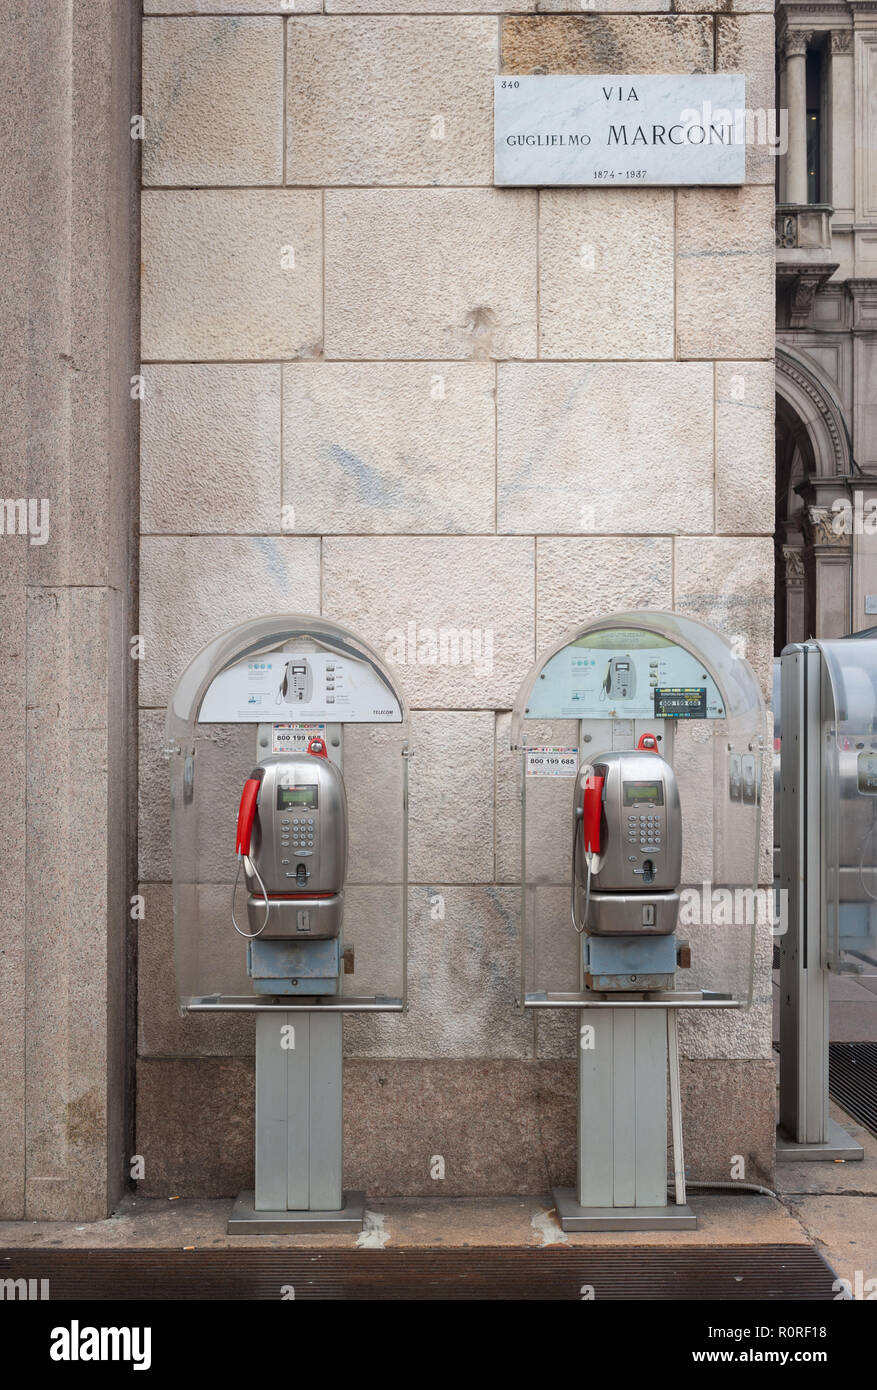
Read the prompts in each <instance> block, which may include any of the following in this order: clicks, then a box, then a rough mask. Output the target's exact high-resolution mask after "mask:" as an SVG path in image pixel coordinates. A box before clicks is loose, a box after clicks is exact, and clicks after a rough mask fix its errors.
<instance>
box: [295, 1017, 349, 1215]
mask: <svg viewBox="0 0 877 1390" xmlns="http://www.w3.org/2000/svg"><path fill="white" fill-rule="evenodd" d="M342 1028H343V1021H342V1018H341V1015H340V1014H325V1015H321V1014H320V1013H319V1012H317V1011H315V1012H314V1013H312V1014H311V1047H310V1053H311V1057H310V1061H311V1068H310V1176H309V1201H308V1203H307V1205H308V1206H310V1207H312V1208H314V1209H315V1210H319V1211H337V1210H338V1209H339V1208H340V1207H341V1204H342V1201H343V1194H342V1189H341V1167H342V1147H343V1136H342V1128H343V1127H342V1092H341V1071H342V1047H341V1041H342ZM290 1206H292V1202H290Z"/></svg>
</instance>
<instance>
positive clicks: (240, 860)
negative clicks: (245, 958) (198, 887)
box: [231, 854, 271, 941]
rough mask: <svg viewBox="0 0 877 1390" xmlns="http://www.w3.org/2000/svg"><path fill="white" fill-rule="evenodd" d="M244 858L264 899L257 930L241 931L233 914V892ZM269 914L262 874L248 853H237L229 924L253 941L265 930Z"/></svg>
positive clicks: (238, 932)
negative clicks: (262, 919) (261, 917)
mask: <svg viewBox="0 0 877 1390" xmlns="http://www.w3.org/2000/svg"><path fill="white" fill-rule="evenodd" d="M245 859H246V860H247V861H248V863H249V865H250V869H251V870H252V872H253V876H254V877H255V878H256V879H257V880H258V883H259V887H260V888H261V889H262V897H263V899H264V901H265V920H264V921H263V923H262V925H261V927H260V928H259V930H258V931H241V929H240V927H239V926H238V924H237V918H236V917H235V915H234V900H235V894H236V893H237V890H238V880H239V879H240V876H241V864H242V863H243V862H244V860H245ZM270 915H271V903H270V902H269V900H268V889H267V888H266V887H265V884H264V883H263V881H262V875H261V874H260V873H259V870H258V869H257V868H256V865H255V864H254V862H253V860H252V859H250V858H249V855H245V854H239V855H238V868H237V873H236V874H235V876H234V883H233V884H232V889H231V924H232V926H233V927H234V929H235V931H236V932H237V934H238V936H242V937H243V938H244V940H245V941H254V940H255V938H256V937H257V936H261V935H262V932H263V931H264V930H265V928H266V927H267V925H268V918H269V917H270Z"/></svg>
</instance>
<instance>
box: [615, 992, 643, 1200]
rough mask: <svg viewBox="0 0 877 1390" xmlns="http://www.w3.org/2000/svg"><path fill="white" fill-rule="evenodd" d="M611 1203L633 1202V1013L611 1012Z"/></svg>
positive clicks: (634, 1145) (634, 1096)
mask: <svg viewBox="0 0 877 1390" xmlns="http://www.w3.org/2000/svg"><path fill="white" fill-rule="evenodd" d="M611 1018H612V1023H613V1026H612V1061H613V1066H612V1157H613V1163H612V1169H613V1171H612V1205H613V1206H615V1207H632V1206H635V1205H636V1200H637V1189H636V1170H637V1137H638V1135H637V1114H636V1103H637V1094H636V1090H637V1088H636V1064H637V1052H636V1013H635V1011H634V1010H631V1011H630V1012H629V1013H624V1012H622V1013H620V1014H612V1015H611Z"/></svg>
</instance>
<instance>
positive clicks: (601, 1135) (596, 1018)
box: [576, 1009, 617, 1207]
mask: <svg viewBox="0 0 877 1390" xmlns="http://www.w3.org/2000/svg"><path fill="white" fill-rule="evenodd" d="M616 1017H617V1015H616V1014H615V1013H613V1012H612V1011H611V1010H604V1011H602V1012H599V1011H597V1010H593V1009H582V1011H581V1013H580V1014H579V1027H580V1029H581V1028H583V1027H585V1026H588V1025H590V1026H591V1027H592V1028H593V1029H594V1047H593V1048H592V1049H591V1048H582V1047H581V1045H580V1046H579V1095H578V1112H579V1113H578V1127H579V1141H578V1173H577V1179H576V1187H577V1196H578V1201H579V1204H580V1205H581V1206H583V1207H608V1206H611V1205H612V1201H613V1189H612V1167H613V1152H612V1032H613V1020H614V1019H615V1018H616ZM579 1043H580V1044H581V1036H580V1037H579Z"/></svg>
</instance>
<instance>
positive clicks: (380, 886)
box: [165, 613, 410, 1014]
mask: <svg viewBox="0 0 877 1390" xmlns="http://www.w3.org/2000/svg"><path fill="white" fill-rule="evenodd" d="M290 655H295V656H296V657H297V658H299V660H298V661H297V662H296V668H298V667H299V666H300V665H302V664H304V665H307V666H308V668H309V671H308V680H307V682H303V683H300V684H299V685H298V686H297V687H296V691H295V694H294V696H293V695H292V694H290V680H289V678H288V674H287V669H286V668H287V666H288V664H289V658H290ZM329 691H331V692H332V693H331V696H330V695H329V693H328V692H329ZM293 701H294V702H293ZM306 730H309V731H310V733H308V732H306ZM165 731H166V738H167V744H166V750H165V751H166V756H167V758H168V761H169V766H170V784H171V861H172V875H173V911H174V955H175V963H176V976H177V997H178V1005H179V1008H180V1011H181V1013H183V1014H185V1013H187V1012H230V1011H234V1012H241V1011H260V1010H264V1009H282V1010H286V1011H288V1010H291V1009H296V1008H304V1007H309V1006H308V1004H307V1002H306V1000H305V1001H304V1002H302V1003H301V1004H298V1003H296V1001H295V999H291V998H284V999H283V1000H282V1001H281V1000H278V999H276V998H275V997H274V996H272V995H265V994H259V993H257V992H256V991H255V990H254V989H253V981H252V979H251V978H250V976H249V975H248V971H247V942H246V940H245V939H244V938H242V937H241V936H240V935H238V933H236V932H235V931H234V929H233V927H232V925H231V898H232V886H233V883H234V879H235V872H236V868H237V857H236V853H235V825H236V817H237V814H238V809H239V804H240V798H241V792H242V789H243V787H244V784H245V782H246V781H247V779H248V777H249V776H250V774H251V772H252V769H253V767H254V766H255V765H256V764H257V762H258V761H259V760H260V758H262V757H264V756H266V755H271V754H273V753H277V752H282V751H284V748H286V747H289V748H294V747H297V748H298V749H299V751H305V750H306V748H307V740H308V739H309V737H310V735H311V734H312V733H313V732H315V731H316V732H317V733H318V735H319V737H321V738H323V739H325V741H326V744H327V751H328V755H329V757H330V759H332V760H333V761H335V762H339V761H340V760H342V759H343V766H342V767H341V768H340V770H341V772H342V775H343V777H344V786H345V790H346V795H347V803H348V834H349V840H348V871H347V878H346V884H345V909H344V921H343V927H342V931H343V947H344V950H345V953H346V961H345V971H344V973H343V974H342V975H341V977H340V980H339V993H338V995H337V996H336V997H334V998H333V999H332V1000H331V1001H329V1000H323V1001H322V1002H321V1004H320V1008H321V1009H324V1010H325V1009H329V1010H338V1011H344V1012H374V1011H385V1012H398V1011H401V1010H403V1009H404V1008H405V1007H406V995H407V962H406V958H407V930H408V927H407V898H408V894H407V882H408V791H407V788H408V760H409V753H410V743H409V716H408V707H407V704H406V701H405V698H404V696H403V694H402V692H401V689H400V686H399V683H398V680H397V678H396V676H395V675H394V674H393V672H392V671H391V670H390V669H389V667H388V666H387V665H386V664H385V663H384V662H383V661H382V660H381V659H380V657H379V656H378V655H377V653H376V652H375V651H374V650H373V649H372V648H371V647H370V646H369V645H368V644H367V643H366V642H363V641H362V640H361V639H359V638H357V637H356V636H355V635H354V634H353V633H351V632H349V631H348V630H347V629H346V628H344V627H342V626H341V625H340V624H338V623H334V622H330V621H329V620H328V619H326V618H317V617H311V616H307V615H300V614H285V613H282V614H272V615H269V616H266V617H262V618H256V619H251V620H249V621H246V622H242V623H239V624H237V626H235V627H233V628H229V629H228V630H226V631H225V632H223V633H221V634H220V635H219V636H217V637H215V638H214V639H213V640H212V641H211V642H208V643H207V645H206V646H205V647H203V648H202V649H201V651H200V652H198V654H197V655H196V656H195V657H193V658H192V660H191V661H190V662H189V664H188V666H187V667H186V669H185V670H184V671H183V673H182V675H181V676H180V678H179V680H178V681H177V684H176V687H175V688H174V691H173V694H172V695H171V700H170V704H169V706H168V711H167V720H166V725H165ZM302 740H304V742H302ZM296 741H297V742H296ZM239 893H240V896H239V899H238V903H239V913H240V912H241V911H245V907H244V904H245V901H246V895H245V893H244V892H243V890H242V889H239ZM351 966H352V970H350V967H351Z"/></svg>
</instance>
